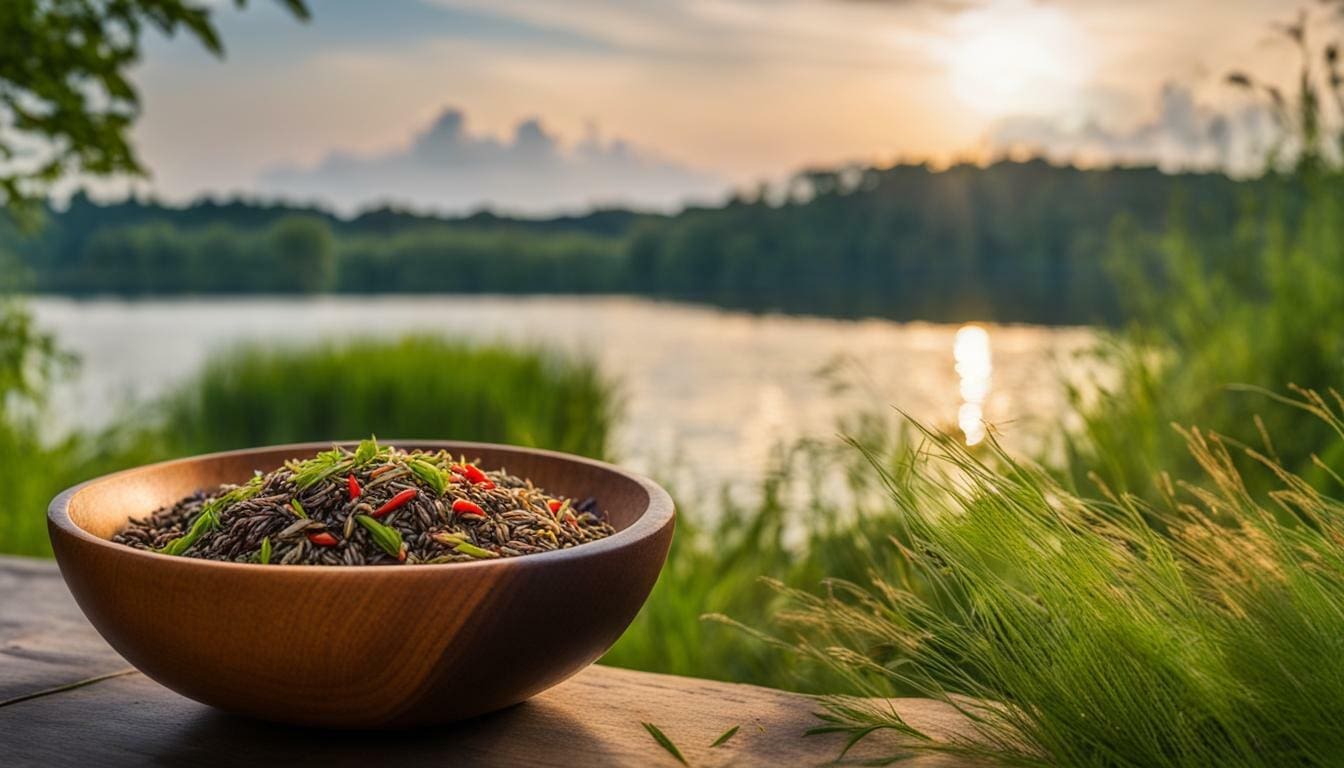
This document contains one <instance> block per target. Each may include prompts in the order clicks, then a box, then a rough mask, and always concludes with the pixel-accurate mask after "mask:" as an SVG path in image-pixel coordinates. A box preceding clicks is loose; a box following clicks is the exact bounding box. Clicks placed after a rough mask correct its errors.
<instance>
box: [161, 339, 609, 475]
mask: <svg viewBox="0 0 1344 768" xmlns="http://www.w3.org/2000/svg"><path fill="white" fill-rule="evenodd" d="M611 394H612V393H611V391H610V389H609V387H608V385H607V384H606V383H605V382H604V381H603V380H602V379H601V377H600V376H599V375H598V374H597V372H596V370H595V369H594V368H593V367H592V366H591V365H589V364H587V363H583V362H572V361H569V360H566V359H563V358H559V357H556V356H552V355H548V354H543V353H535V352H527V351H513V350H509V349H505V348H501V347H492V346H471V345H468V344H462V343H455V342H450V341H444V340H441V339H437V338H434V337H429V336H424V337H411V338H406V339H402V340H400V341H395V342H376V341H365V342H352V343H347V344H334V345H327V346H319V347H312V348H284V347H280V348H274V347H268V348H261V347H244V348H241V349H238V350H235V351H233V352H231V353H227V354H224V355H220V356H216V357H214V358H212V359H211V360H210V361H209V362H208V363H207V364H206V366H205V368H204V369H203V371H202V372H201V374H200V375H199V377H197V378H196V379H195V380H194V381H192V382H191V383H189V384H187V385H185V386H184V387H183V388H182V389H181V390H179V391H178V392H177V393H176V394H174V395H172V396H170V397H168V398H167V399H166V400H165V401H164V402H163V403H162V407H161V408H160V409H159V417H158V420H157V421H156V423H159V424H161V425H162V427H161V430H162V431H161V432H158V434H160V435H161V439H163V440H164V441H165V442H166V445H167V446H168V448H169V452H170V453H173V454H190V453H199V452H202V451H211V450H222V449H226V448H243V447H247V446H254V445H268V444H275V443H284V442H294V441H305V440H334V439H350V438H357V437H358V436H360V435H369V434H377V435H380V436H383V437H388V438H391V437H401V438H417V437H418V438H438V439H455V440H485V441H497V442H506V443H514V444H518V445H532V446H541V447H546V448H553V449H555V450H562V451H569V452H572V453H579V454H583V455H587V456H602V455H603V453H604V452H605V450H606V443H607V437H608V432H609V430H610V428H611V424H612V420H613V418H614V414H613V412H612V396H611Z"/></svg>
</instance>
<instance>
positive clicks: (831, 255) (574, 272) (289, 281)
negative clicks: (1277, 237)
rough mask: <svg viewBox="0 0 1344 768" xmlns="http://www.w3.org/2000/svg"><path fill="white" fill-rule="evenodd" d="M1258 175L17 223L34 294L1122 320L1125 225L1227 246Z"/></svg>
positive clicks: (257, 209)
mask: <svg viewBox="0 0 1344 768" xmlns="http://www.w3.org/2000/svg"><path fill="white" fill-rule="evenodd" d="M1266 183H1267V182H1266V181H1265V180H1257V181H1250V182H1246V181H1236V180H1232V179H1229V178H1227V177H1226V176H1223V175H1220V174H1212V173H1209V174H1195V173H1187V174H1175V175H1171V174H1165V173H1162V172H1160V171H1158V170H1156V169H1152V168H1112V169H1098V170H1084V169H1078V168H1073V167H1064V166H1055V165H1051V164H1049V163H1046V162H1044V161H1028V162H1007V161H1005V162H999V163H995V164H993V165H990V166H987V167H979V166H973V165H958V166H953V167H951V168H948V169H945V170H935V169H932V168H930V167H928V166H925V165H897V166H893V167H890V168H880V169H879V168H845V169H834V170H817V171H809V172H806V173H803V174H799V176H798V177H797V178H795V179H794V181H793V183H792V184H790V185H789V186H788V187H787V188H786V189H783V190H762V191H760V192H758V193H752V194H750V195H748V194H741V195H738V196H736V197H734V198H733V199H731V200H729V201H728V202H727V203H725V204H724V205H722V206H719V207H712V208H711V207H701V208H691V209H687V210H685V211H682V212H681V213H679V214H677V215H673V216H666V215H657V214H648V213H640V212H635V211H627V210H620V209H609V210H599V211H594V212H592V213H589V214H585V215H582V216H569V217H560V218H549V219H525V218H515V217H507V216H499V215H495V214H492V213H489V212H481V213H477V214H473V215H471V216H466V217H456V218H448V217H437V216H429V215H423V214H417V213H413V212H408V211H400V210H395V209H390V208H383V209H378V210H373V211H368V212H365V213H363V214H361V215H359V216H356V217H354V218H350V219H343V218H339V217H336V216H334V215H332V214H331V213H329V212H327V211H324V210H321V209H318V208H311V207H303V206H294V205H275V204H259V203H252V202H247V201H241V200H233V201H223V202H220V201H201V202H198V203H196V204H194V205H190V206H185V207H174V206H167V205H161V204H158V203H155V202H152V201H139V200H135V199H128V200H125V201H121V202H117V203H110V204H101V203H97V202H95V201H93V200H91V199H90V198H88V197H87V196H85V195H83V194H76V195H75V196H74V197H73V198H72V199H71V200H70V201H69V203H68V205H67V206H65V207H64V208H61V209H48V211H47V213H46V216H47V222H46V226H44V227H42V228H41V229H39V230H37V232H36V234H32V235H24V234H22V233H21V232H20V231H19V230H18V229H16V228H14V227H13V226H6V227H4V228H0V249H5V250H8V251H10V252H12V253H13V254H15V255H17V256H18V258H19V259H20V260H21V262H22V264H23V265H24V266H25V267H26V268H27V271H28V272H29V274H30V275H31V282H30V288H31V289H33V290H36V291H41V292H57V293H65V294H72V295H96V294H116V295H126V296H145V295H165V294H179V293H199V294H211V293H218V294H235V293H320V292H344V293H388V292H436V293H437V292H445V293H474V292H492V293H631V294H638V295H646V296H654V297H662V298H671V299H678V300H688V301H697V302H707V303H713V304H717V305H722V306H728V307H735V308H744V309H750V310H756V311H782V312H799V313H814V314H824V315H834V316H877V317H889V318H895V319H927V320H964V319H968V318H979V319H986V320H998V321H1008V322H1012V321H1016V322H1038V323H1092V322H1115V321H1117V320H1119V319H1120V318H1121V317H1122V316H1123V312H1124V310H1123V306H1124V297H1123V296H1122V292H1121V290H1120V288H1119V287H1118V285H1117V283H1116V281H1114V280H1113V279H1112V278H1111V275H1112V270H1111V268H1110V265H1108V261H1109V260H1110V259H1113V258H1115V256H1114V254H1115V253H1116V252H1117V249H1115V248H1113V247H1112V243H1113V241H1114V239H1115V237H1116V234H1115V233H1116V231H1117V230H1137V231H1141V232H1161V231H1166V230H1168V229H1170V228H1171V227H1172V226H1173V223H1174V221H1175V220H1177V219H1179V221H1180V223H1181V225H1182V226H1184V227H1187V228H1189V229H1191V230H1194V231H1197V232H1198V233H1200V235H1201V237H1204V238H1206V239H1212V241H1213V242H1217V239H1218V238H1220V237H1224V236H1227V233H1229V232H1230V231H1231V230H1232V229H1233V223H1234V222H1235V221H1238V220H1242V219H1239V217H1238V214H1239V212H1242V211H1244V210H1245V209H1246V207H1247V206H1248V205H1253V204H1254V203H1255V201H1256V200H1257V199H1259V198H1260V197H1261V196H1262V195H1263V193H1264V191H1265V190H1264V187H1265V184H1266Z"/></svg>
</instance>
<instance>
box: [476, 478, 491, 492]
mask: <svg viewBox="0 0 1344 768" xmlns="http://www.w3.org/2000/svg"><path fill="white" fill-rule="evenodd" d="M477 485H479V486H481V487H482V488H484V489H485V490H487V491H493V490H495V481H494V480H491V479H489V478H486V479H485V480H482V481H481V482H479V483H477Z"/></svg>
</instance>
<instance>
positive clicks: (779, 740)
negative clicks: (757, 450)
mask: <svg viewBox="0 0 1344 768" xmlns="http://www.w3.org/2000/svg"><path fill="white" fill-rule="evenodd" d="M0 574H3V576H0V588H3V589H4V592H3V593H0V594H4V595H5V596H6V598H5V603H4V607H3V612H0V617H3V620H0V645H3V646H4V647H5V648H14V649H17V651H16V652H14V653H8V652H7V653H6V654H5V656H4V661H3V662H0V691H6V692H7V695H5V696H3V697H2V698H3V699H8V700H11V703H9V704H5V705H2V706H0V755H4V763H5V764H6V765H34V764H35V765H52V766H80V767H81V768H82V767H83V766H86V765H100V766H103V765H106V766H118V765H140V764H144V763H157V764H166V765H178V764H191V765H205V766H211V765H238V764H249V763H262V764H270V763H276V764H289V763H295V762H301V761H302V762H314V763H316V762H322V763H329V764H331V765H337V766H340V765H347V764H348V765H360V766H366V765H371V764H372V765H378V764H381V763H383V762H389V761H391V760H395V761H396V762H397V763H398V764H399V765H402V766H418V765H436V766H437V765H443V764H445V763H450V764H454V765H456V764H464V765H483V766H495V765H499V766H504V765H510V766H513V765H518V766H565V767H566V768H572V766H590V765H592V766H605V765H651V766H658V765H669V766H670V765H675V764H676V763H675V762H674V761H673V760H672V758H671V757H670V756H668V755H667V754H666V753H665V752H663V751H662V750H661V748H659V747H658V746H657V745H656V744H655V743H654V742H653V740H652V739H651V738H650V737H649V735H648V734H647V733H646V732H645V731H644V729H643V728H642V727H641V725H640V723H641V722H652V723H655V724H657V725H658V726H659V727H660V728H662V730H663V731H664V732H665V733H666V734H667V735H668V736H669V737H670V738H671V739H672V740H673V741H675V742H676V743H677V745H678V746H679V747H680V748H681V749H682V751H683V752H684V753H685V755H686V757H687V758H688V760H690V762H691V764H692V765H697V766H717V765H729V764H731V765H799V764H803V765H807V764H812V765H816V764H821V763H825V762H829V761H831V760H833V759H834V758H835V756H836V755H837V754H838V753H839V750H840V746H841V743H842V739H841V738H839V737H836V736H816V737H806V736H804V735H803V732H804V731H805V730H806V729H807V728H809V727H811V726H812V725H814V724H815V723H816V720H815V719H814V717H813V715H812V712H813V711H814V710H815V709H816V706H815V704H814V703H813V702H812V700H810V699H809V698H807V697H805V696H799V695H797V694H791V693H786V692H783V691H776V690H772V689H768V688H760V687H756V686H750V685H736V684H730V683H719V682H713V681H707V680H696V679H692V678H683V677H674V676H669V675H655V674H650V673H645V672H633V671H629V670H621V669H613V668H608V667H601V666H594V667H590V668H589V669H587V670H585V671H584V672H582V673H581V674H579V675H578V676H577V677H575V678H574V679H572V680H570V681H568V682H566V683H563V684H561V685H559V686H557V687H555V688H553V689H551V690H550V691H547V692H546V693H544V694H542V695H540V696H538V697H536V698H535V699H533V700H532V701H529V702H527V703H524V704H521V705H519V706H517V707H514V708H512V709H510V710H507V711H504V712H499V713H495V714H493V715H487V716H485V717H483V718H478V719H476V720H473V721H469V722H466V723H461V724H458V725H455V726H451V727H446V728H437V729H430V730H424V731H410V732H385V733H359V732H329V731H315V730H307V729H299V728H291V727H284V726H277V725H271V724H268V723H262V722H257V721H252V720H247V719H244V718H240V717H235V716H232V715H227V714H224V713H221V712H218V711H216V710H213V709H211V708H209V707H206V706H204V705H201V704H197V703H196V702H193V701H190V700H188V699H185V698H182V697H181V696H178V695H176V694H174V693H172V692H171V691H168V690H167V689H165V688H163V687H161V686H159V685H158V684H156V683H154V682H153V681H151V680H149V679H147V678H145V677H144V676H143V675H140V674H139V673H131V674H126V675H121V676H116V677H111V678H108V679H104V680H101V681H99V682H96V683H92V684H89V685H84V686H81V687H77V688H72V689H66V690H60V691H55V692H49V693H45V694H41V692H42V691H45V690H49V689H52V688H54V687H56V686H58V685H67V684H70V683H73V682H77V681H79V680H82V679H87V678H89V677H92V676H94V675H99V674H107V673H108V672H115V671H117V670H119V669H122V668H124V666H125V662H124V661H122V660H121V659H120V658H119V657H118V656H117V655H116V654H115V653H113V652H112V651H111V649H109V648H107V647H106V645H103V644H101V639H100V638H98V636H97V634H96V633H95V632H94V631H93V629H92V628H91V627H90V626H89V625H88V624H87V623H86V622H84V621H83V619H82V618H81V617H79V614H78V610H77V609H76V608H75V606H74V605H73V601H72V600H71V598H70V597H69V594H68V593H66V592H65V591H64V589H63V588H61V587H60V577H59V575H58V574H57V573H56V571H55V568H54V566H52V565H50V564H48V563H36V562H30V561H23V560H18V559H14V558H0ZM33 693H39V694H40V695H36V696H31V697H30V698H26V699H24V700H21V701H12V699H13V697H14V696H19V695H30V694H33ZM893 705H894V706H895V707H896V708H897V710H898V711H900V712H901V713H902V714H903V715H904V716H906V717H907V718H908V719H909V720H910V721H911V722H912V723H913V724H915V725H917V726H920V727H923V728H926V729H929V730H931V731H934V732H940V733H944V734H947V733H953V732H956V731H957V730H958V729H959V728H961V727H962V726H963V722H964V721H962V720H961V719H960V718H959V717H958V716H957V715H956V713H955V712H954V711H952V710H951V709H950V708H949V707H946V706H944V705H941V704H938V703H936V702H930V701H925V700H919V699H902V700H897V701H895V702H893ZM734 725H740V726H741V730H740V731H739V732H738V734H737V735H736V736H735V737H734V738H733V739H732V740H731V741H730V742H728V744H727V745H725V746H724V747H720V748H717V749H711V748H710V747H709V744H710V743H711V742H712V741H713V740H714V739H715V737H717V736H718V735H719V734H721V733H723V732H724V731H725V730H727V729H728V728H730V727H732V726H734ZM892 745H893V743H892V742H891V741H887V740H885V739H881V738H879V739H874V740H873V741H872V742H871V743H867V744H865V745H861V746H860V748H858V749H856V750H855V751H854V752H853V753H852V754H851V757H852V758H853V759H855V760H862V759H864V758H869V757H873V756H875V755H877V754H881V753H883V750H890V749H891V748H892ZM887 753H888V754H889V751H888V752H887ZM905 764H906V765H913V766H920V767H921V768H924V767H927V766H937V765H951V764H952V763H951V762H950V761H943V760H940V759H937V758H922V759H920V760H915V761H911V762H909V763H905Z"/></svg>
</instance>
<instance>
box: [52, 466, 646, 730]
mask: <svg viewBox="0 0 1344 768" xmlns="http://www.w3.org/2000/svg"><path fill="white" fill-rule="evenodd" d="M396 444H397V445H398V446H400V447H403V448H407V449H415V448H425V449H432V450H438V449H446V450H448V451H449V452H451V453H453V454H455V455H456V454H465V455H467V456H469V457H479V458H480V460H481V462H482V465H483V466H486V467H490V468H496V467H504V468H507V469H509V470H510V471H511V472H513V473H515V474H518V475H521V476H523V477H528V478H531V479H533V480H534V481H536V482H537V483H538V484H539V485H540V486H542V487H544V488H547V489H549V490H552V491H554V492H556V493H558V494H561V495H565V496H572V497H577V498H583V497H587V496H593V497H596V498H597V500H598V503H599V505H600V506H601V508H602V509H603V510H604V511H605V512H606V513H607V514H608V516H609V519H610V521H611V523H612V525H613V526H614V527H615V528H616V533H615V534H613V535H612V536H610V537H608V538H606V539H602V540H599V541H595V542H591V543H587V544H584V545H582V546H578V547H574V548H571V549H564V550H556V551H551V552H545V553H542V554H535V555H527V556H524V557H516V558H504V559H499V560H490V561H479V562H471V563H450V564H443V565H415V566H329V567H321V566H283V565H267V566H261V565H250V564H241V563H224V562H215V561H207V560H198V559H194V558H187V557H169V556H166V555H159V554H156V553H152V552H146V551H143V550H138V549H132V548H129V547H125V546H121V545H119V544H113V543H111V542H109V541H107V537H110V536H111V535H112V534H113V533H115V532H116V531H117V530H119V529H120V528H121V527H122V526H123V525H124V524H125V523H126V520H127V518H128V517H130V516H132V515H143V514H146V513H147V512H150V511H152V510H154V509H156V508H158V507H160V506H163V505H166V504H171V503H173V502H174V501H176V500H177V499H179V498H181V497H182V496H184V495H186V494H189V493H192V492H194V491H195V490H197V489H199V488H209V487H213V486H216V485H218V484H220V483H224V482H234V483H236V482H242V481H244V480H246V479H247V478H248V477H250V476H251V475H252V472H253V471H254V470H260V471H263V472H265V471H269V470H271V469H274V468H275V467H278V466H280V464H281V463H283V461H285V460H287V459H290V458H296V457H310V456H312V455H313V454H314V453H316V452H317V451H318V450H322V449H324V448H326V447H329V444H308V445H296V446H281V447H277V448H267V449H257V450H252V451H233V452H229V453H223V454H213V455H210V456H204V457H195V458H191V459H182V460H178V461H172V462H166V463H163V464H156V465H152V466H148V467H141V468H138V469H133V470H129V471H127V472H122V473H118V474H115V475H109V476H107V477H104V478H98V479H96V480H93V481H90V482H89V483H85V484H83V485H82V486H79V487H77V488H75V489H71V490H70V491H67V492H66V493H63V494H61V495H60V496H58V497H57V498H56V500H55V501H53V502H52V506H51V509H50V510H49V514H48V521H49V526H48V527H49V530H50V531H51V536H52V548H53V550H54V551H55V553H56V559H57V561H58V562H59V563H60V567H61V571H62V574H63V575H64V577H65V581H66V584H67V585H68V586H69V588H70V590H71V592H72V593H73V594H74V596H75V599H76V601H77V602H78V603H79V605H80V607H81V609H82V610H83V611H84V615H85V616H86V617H88V619H89V621H90V622H91V623H92V624H93V625H94V626H95V627H97V629H98V631H99V632H100V633H101V634H102V635H103V637H104V638H106V640H107V641H108V643H109V644H110V645H111V646H112V647H113V648H115V649H116V650H117V651H118V652H119V653H120V654H121V655H122V656H124V657H125V658H126V659H127V660H129V661H130V662H131V663H132V664H133V665H134V666H135V667H136V668H137V669H139V670H140V671H142V672H144V673H145V674H146V675H148V676H150V677H151V678H153V679H154V680H156V681H158V682H160V683H162V684H163V685H166V686H168V687H169V688H172V689H173V690H175V691H177V692H178V693H181V694H183V695H185V696H189V697H191V698H193V699H196V700H198V701H201V702H204V703H207V704H210V705H212V706H215V707H218V708H221V709H225V710H228V711H231V712H236V713H240V714H246V715H250V716H253V717H260V718H265V719H270V720H276V721H281V722H288V723H295V724H301V725H313V726H328V727H357V728H368V727H389V728H391V727H406V726H415V725H422V724H427V723H445V722H450V721H453V720H458V719H462V718H467V717H473V716H475V715H479V714H482V713H484V712H490V711H494V710H497V709H500V708H503V707H507V706H510V705H513V704H516V703H518V702H520V701H523V700H525V699H527V698H529V697H531V696H533V695H535V694H537V693H539V692H541V691H543V690H545V689H547V688H549V687H550V686H552V685H555V684H556V683H558V682H560V681H562V680H564V679H566V678H568V677H569V676H571V675H573V674H574V673H576V672H578V671H579V670H581V669H583V668H584V667H585V666H587V665H588V664H591V663H592V662H593V661H595V660H596V659H597V658H598V657H600V656H601V655H602V654H603V653H605V652H606V650H607V649H608V648H610V647H611V645H612V644H613V643H615V641H616V639H617V638H618V637H620V635H621V633H622V632H623V631H625V628H626V627H627V626H628V625H629V623H630V621H631V620H632V619H633V618H634V616H635V614H636V613H637V612H638V611H639V608H640V606H641V605H643V603H644V600H645V598H646V597H647V596H648V594H649V590H650V589H652V587H653V584H654V581H655V580H656V579H657V577H658V572H659V570H660V569H661V568H662V564H663V560H664V559H665V558H666V556H667V549H668V545H669V544H670V542H671V537H672V527H673V509H672V501H671V499H670V498H669V497H668V495H667V493H666V492H664V491H663V490H662V489H661V488H659V487H658V486H657V485H655V484H654V483H652V482H651V481H649V480H647V479H645V478H642V477H639V476H637V475H633V474H631V473H628V472H625V471H623V470H621V469H619V468H617V467H613V466H611V465H608V464H603V463H600V462H596V461H590V460H587V459H582V458H578V457H574V456H567V455H564V454H558V453H553V452H549V451H538V450H531V449H525V448H512V447H507V446H496V445H486V444H479V443H449V442H431V441H396Z"/></svg>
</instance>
